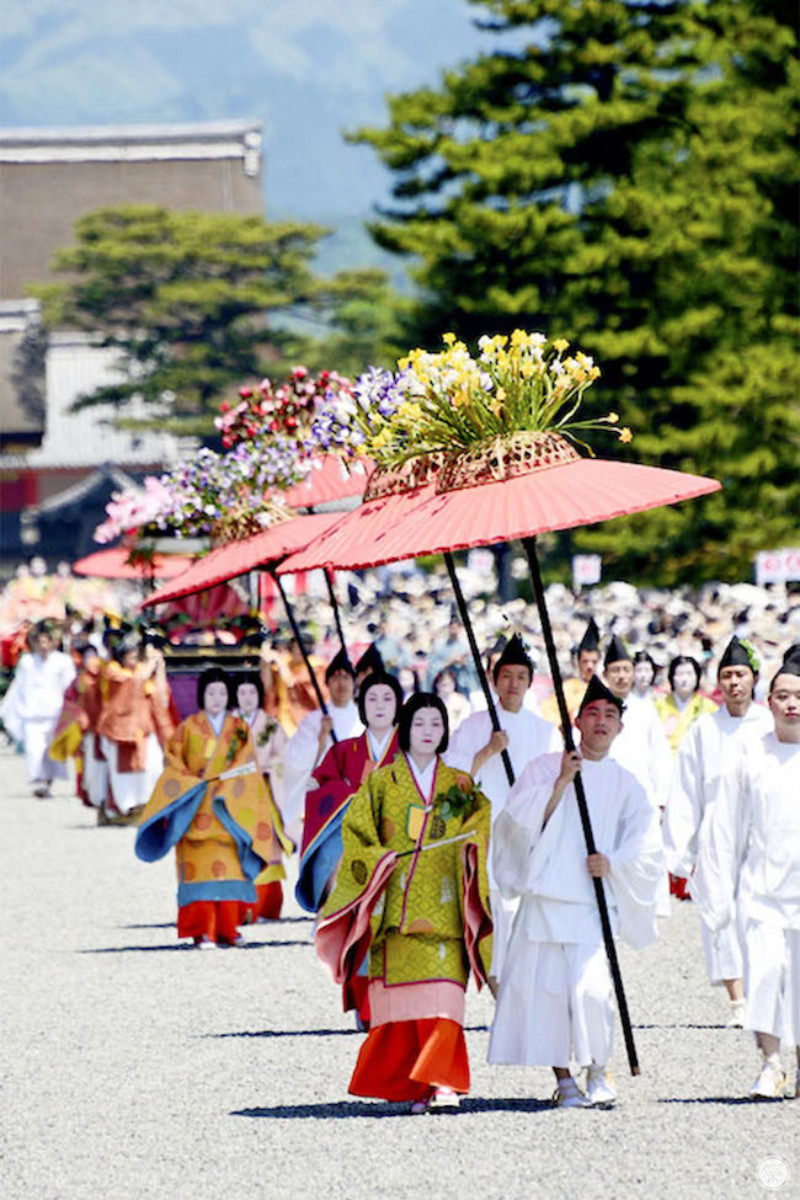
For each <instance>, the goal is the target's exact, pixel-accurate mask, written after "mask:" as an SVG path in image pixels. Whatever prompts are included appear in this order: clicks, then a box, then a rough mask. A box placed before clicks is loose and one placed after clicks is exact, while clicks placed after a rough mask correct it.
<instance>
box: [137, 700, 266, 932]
mask: <svg viewBox="0 0 800 1200" xmlns="http://www.w3.org/2000/svg"><path fill="white" fill-rule="evenodd" d="M251 763H256V750H255V746H254V744H253V739H252V736H251V734H250V730H249V728H248V726H247V723H246V722H245V721H243V720H242V719H241V718H240V717H233V716H230V715H226V717H225V721H224V724H223V726H222V730H221V732H220V735H219V737H217V735H216V734H215V733H214V730H213V728H212V726H211V723H210V721H209V720H208V717H207V716H206V715H205V713H202V712H199V713H195V714H194V715H193V716H191V717H187V719H186V720H185V721H183V722H182V723H181V724H180V725H179V726H178V728H177V729H176V730H175V733H174V734H173V735H172V737H171V738H170V740H169V742H168V743H167V746H166V751H165V767H164V771H163V772H162V774H161V776H160V778H159V780H158V783H157V784H156V787H155V789H154V791H153V795H152V796H151V798H150V800H149V802H148V804H147V806H146V808H145V810H144V812H143V813H142V818H141V823H140V826H139V829H138V832H137V837H136V853H137V855H138V856H139V857H140V858H142V859H144V860H145V861H152V860H154V859H156V858H161V857H163V856H164V854H166V853H167V851H168V850H169V849H170V848H171V847H173V846H174V847H175V856H176V865H177V871H178V907H179V909H180V910H181V911H180V913H179V921H178V934H179V936H191V933H190V931H189V929H188V925H189V924H190V922H188V921H187V919H186V917H187V914H186V913H185V912H184V910H186V909H187V908H189V907H190V906H192V905H195V904H201V905H205V904H206V903H207V902H212V903H216V904H220V903H225V902H235V903H236V904H237V916H238V917H239V919H241V915H243V911H244V906H246V905H247V904H251V903H252V902H253V901H254V900H255V899H256V889H255V884H254V882H253V881H254V880H255V878H256V876H257V875H258V874H259V873H260V872H261V871H262V870H263V868H264V866H265V864H266V863H268V862H269V861H270V858H271V857H273V851H274V847H273V840H274V836H275V835H274V832H273V824H272V814H271V810H270V804H269V792H268V790H267V787H266V784H265V782H264V778H263V776H262V774H261V772H260V770H258V769H255V770H254V771H252V773H250V774H244V775H239V776H237V777H235V778H231V779H219V778H218V776H220V775H222V774H224V773H225V772H227V771H230V770H232V769H234V768H237V767H242V766H247V765H249V764H251ZM182 917H183V918H184V919H183V920H182V919H181V918H182ZM204 924H205V922H204ZM182 926H183V929H182Z"/></svg>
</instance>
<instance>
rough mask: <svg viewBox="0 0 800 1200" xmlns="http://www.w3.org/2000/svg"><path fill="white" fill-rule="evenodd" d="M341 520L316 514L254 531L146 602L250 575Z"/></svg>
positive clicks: (217, 551) (214, 552)
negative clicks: (261, 530) (249, 572)
mask: <svg viewBox="0 0 800 1200" xmlns="http://www.w3.org/2000/svg"><path fill="white" fill-rule="evenodd" d="M340 520H341V515H340V514H334V513H313V514H311V515H310V516H305V517H293V518H292V520H291V521H282V522H281V523H280V524H279V525H273V526H271V527H270V528H269V529H265V530H264V532H263V533H254V534H253V535H252V537H248V538H242V539H241V540H240V541H233V542H226V543H225V545H224V546H217V547H216V548H215V549H214V550H212V551H211V552H210V554H207V555H206V556H205V558H201V559H199V560H198V561H197V562H195V563H193V564H192V565H191V566H190V567H189V569H188V570H187V571H184V573H183V574H181V575H180V576H179V577H178V578H177V579H175V582H174V583H172V584H169V585H168V586H167V587H162V588H159V589H158V591H155V592H152V593H151V594H150V595H149V596H148V597H147V599H146V600H145V601H144V605H145V606H147V607H152V606H153V605H154V604H163V603H165V601H167V600H178V599H180V597H181V596H191V595H192V594H193V593H194V592H202V591H205V589H206V588H210V587H214V585H215V584H218V583H227V581H228V580H229V579H236V578H237V577H238V576H239V575H246V574H247V573H248V571H254V570H255V569H256V568H257V567H262V566H265V565H267V564H271V563H275V562H278V561H279V560H280V559H281V558H284V557H285V556H286V555H287V554H292V553H293V552H294V551H295V550H298V549H301V548H302V547H304V546H307V545H308V543H309V542H310V541H311V539H312V538H314V537H318V536H319V535H320V534H322V533H324V532H325V530H326V529H329V528H330V526H331V525H333V524H336V523H337V522H338V521H340Z"/></svg>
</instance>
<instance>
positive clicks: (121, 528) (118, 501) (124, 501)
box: [94, 475, 173, 544]
mask: <svg viewBox="0 0 800 1200" xmlns="http://www.w3.org/2000/svg"><path fill="white" fill-rule="evenodd" d="M172 504H173V498H172V492H171V490H170V489H169V488H168V487H166V486H165V485H164V483H162V481H161V480H160V479H156V478H155V477H154V476H152V475H148V476H147V478H146V479H145V481H144V486H143V488H142V489H141V490H136V491H129V492H113V493H112V496H111V500H110V501H109V502H108V504H107V505H106V513H107V514H108V516H107V518H106V520H105V521H104V522H103V524H102V525H98V526H97V529H96V530H95V531H94V539H95V541H96V542H101V543H103V544H105V543H107V542H113V541H115V540H116V539H117V538H118V537H121V536H122V535H123V534H129V533H133V532H135V531H137V530H139V529H142V528H144V527H145V526H147V525H153V524H157V523H158V522H159V519H160V518H162V517H163V514H164V513H166V512H168V511H169V510H170V509H171V508H172Z"/></svg>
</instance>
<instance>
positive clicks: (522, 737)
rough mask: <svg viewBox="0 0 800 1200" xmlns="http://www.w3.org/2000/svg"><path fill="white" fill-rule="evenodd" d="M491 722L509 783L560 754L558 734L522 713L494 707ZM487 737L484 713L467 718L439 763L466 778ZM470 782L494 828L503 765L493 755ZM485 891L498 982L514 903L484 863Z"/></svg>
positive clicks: (501, 800) (504, 790)
mask: <svg viewBox="0 0 800 1200" xmlns="http://www.w3.org/2000/svg"><path fill="white" fill-rule="evenodd" d="M497 718H498V720H499V722H500V728H501V729H502V730H503V731H504V732H505V733H507V734H508V754H509V758H510V759H511V766H512V768H513V771H514V778H515V779H519V777H520V774H521V773H522V771H523V769H524V767H525V766H526V764H527V763H529V762H530V761H531V759H534V758H538V757H539V755H540V754H548V753H550V752H551V751H556V750H561V749H562V748H563V744H564V742H563V738H562V737H561V734H560V733H559V731H558V729H556V728H555V726H553V725H551V724H550V722H549V721H545V720H543V719H542V718H541V717H538V716H536V715H535V714H534V713H532V712H530V711H529V710H528V709H526V708H521V709H520V711H519V712H516V713H514V712H508V710H507V709H505V708H503V707H502V706H501V705H500V704H498V705H497ZM491 736H492V722H491V718H490V717H489V713H488V712H486V711H484V712H477V713H473V714H472V716H470V717H467V719H466V720H465V721H462V723H461V724H460V725H459V727H458V729H457V730H456V731H455V733H454V734H453V736H452V738H451V739H450V745H449V746H448V748H447V752H446V754H445V755H444V761H445V762H446V763H447V765H448V766H450V767H456V768H457V769H458V770H459V771H466V772H467V774H471V773H472V762H473V759H474V758H475V755H476V754H477V753H478V751H479V750H482V749H483V747H484V746H485V745H486V743H487V742H488V741H489V738H490V737H491ZM475 780H476V783H477V784H478V786H479V787H480V789H481V791H482V792H483V793H484V795H485V796H488V797H489V800H490V801H491V805H492V821H493V822H494V821H495V820H496V819H497V816H498V813H500V812H502V810H503V807H504V806H505V803H506V800H507V799H508V794H509V791H510V790H511V784H510V783H509V782H508V776H507V775H506V769H505V766H504V765H503V756H502V755H501V754H493V755H492V757H491V758H490V759H488V760H487V761H486V762H485V763H484V764H483V766H482V767H481V769H480V770H479V771H478V772H477V774H476V776H475ZM489 888H490V892H491V900H492V916H493V919H494V939H493V943H492V945H493V951H492V967H491V973H492V975H494V976H495V978H497V979H499V978H500V973H501V971H502V967H503V958H504V956H505V949H506V945H507V943H508V939H509V937H510V935H511V925H512V922H513V920H514V914H515V913H516V911H517V907H518V901H517V900H516V899H513V900H512V899H508V898H503V897H502V896H501V895H500V894H499V892H498V890H497V887H496V885H495V881H494V875H493V874H492V867H491V863H489Z"/></svg>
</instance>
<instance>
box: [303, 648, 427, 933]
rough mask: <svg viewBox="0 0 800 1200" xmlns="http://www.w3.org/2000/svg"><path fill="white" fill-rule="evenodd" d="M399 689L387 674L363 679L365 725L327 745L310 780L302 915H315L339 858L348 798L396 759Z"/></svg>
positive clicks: (361, 706) (360, 707) (360, 711)
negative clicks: (359, 731)
mask: <svg viewBox="0 0 800 1200" xmlns="http://www.w3.org/2000/svg"><path fill="white" fill-rule="evenodd" d="M402 702H403V700H402V692H401V689H400V684H399V683H398V681H397V680H396V679H395V678H394V676H393V675H388V674H386V673H385V672H384V671H376V672H374V673H373V674H372V675H368V676H367V678H366V679H365V680H364V682H363V683H362V685H361V688H360V689H359V693H358V715H359V717H360V718H361V720H362V722H363V723H364V725H365V726H366V729H365V731H364V732H363V733H362V734H359V736H358V737H355V738H346V739H345V740H344V741H342V742H336V743H334V745H333V746H331V748H330V750H329V751H328V753H327V754H326V755H325V757H324V758H323V760H322V762H321V763H320V764H319V766H317V767H315V769H314V772H313V777H314V779H315V781H316V783H317V787H315V788H313V789H312V790H311V791H309V792H307V793H306V810H305V821H304V823H303V841H302V845H301V848H300V873H299V876H298V880H297V887H296V889H295V895H296V897H297V902H298V904H299V905H300V907H301V908H304V909H305V910H306V912H312V913H316V912H319V910H320V908H321V907H322V905H323V904H324V902H325V898H326V896H327V895H328V893H329V891H330V890H331V886H332V884H333V881H334V878H335V875H336V868H337V866H338V865H339V859H340V858H341V856H342V832H341V829H342V819H343V817H344V814H345V811H346V809H347V804H348V802H349V800H350V797H351V796H353V795H355V793H356V792H357V791H358V789H359V788H360V787H361V784H362V783H363V782H364V780H365V779H366V778H367V776H368V775H369V774H370V772H371V771H374V770H375V768H376V767H379V766H386V764H387V763H390V762H392V760H393V759H394V756H395V755H396V754H397V733H396V729H395V727H396V725H397V720H398V717H399V715H400V708H401V705H402Z"/></svg>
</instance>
